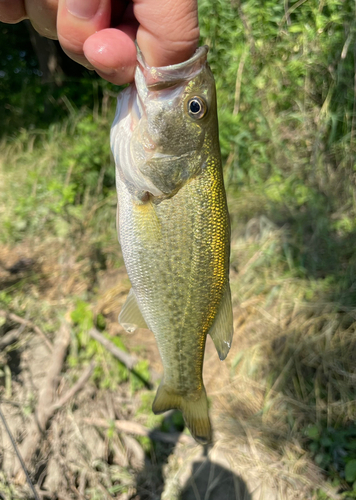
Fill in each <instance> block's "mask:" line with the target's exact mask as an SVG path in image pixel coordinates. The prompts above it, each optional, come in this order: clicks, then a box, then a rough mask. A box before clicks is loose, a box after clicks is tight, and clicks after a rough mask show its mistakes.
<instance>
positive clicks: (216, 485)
mask: <svg viewBox="0 0 356 500" xmlns="http://www.w3.org/2000/svg"><path fill="white" fill-rule="evenodd" d="M180 420H181V421H182V419H181V414H180V412H178V411H174V412H169V414H168V415H167V416H166V417H165V418H164V421H163V424H162V426H160V428H159V429H158V428H157V429H153V430H152V435H154V433H155V431H160V432H162V428H164V429H165V430H166V431H168V432H169V433H170V436H171V437H173V436H174V437H175V442H172V443H161V442H157V441H156V442H153V449H154V452H153V453H152V452H151V456H150V457H147V460H146V466H145V468H144V469H143V470H141V471H140V472H139V474H138V476H137V492H138V495H137V496H136V497H135V500H148V499H153V498H154V499H157V500H159V499H161V500H163V499H164V500H173V498H171V496H170V495H172V493H170V491H171V490H172V489H173V490H175V491H174V500H252V497H251V495H250V494H249V492H248V489H247V486H246V484H245V482H244V481H243V480H242V479H241V478H240V477H239V476H237V475H236V474H234V473H233V472H232V471H231V470H228V469H227V468H225V467H223V466H222V465H220V464H218V463H215V462H214V461H212V460H211V459H210V457H209V448H210V447H209V446H204V447H201V448H202V449H203V450H202V451H203V453H199V452H198V453H195V454H194V456H193V457H192V456H191V450H190V451H189V450H187V451H186V455H185V456H184V455H183V456H182V454H181V452H178V455H179V456H180V457H181V458H182V460H181V462H182V463H181V467H180V470H179V471H178V473H176V474H173V475H174V476H175V478H176V479H177V480H178V483H179V485H175V486H173V488H172V486H171V485H169V484H168V482H171V481H172V477H171V474H170V477H169V478H168V479H167V480H166V481H165V479H164V473H163V469H164V468H165V467H166V466H167V463H168V459H169V457H170V456H171V455H173V453H174V449H175V447H176V445H177V442H178V439H179V437H180V434H181V432H182V431H183V430H184V426H181V427H180V428H179V429H177V424H176V423H177V421H178V422H179V421H180ZM174 422H175V423H174ZM177 430H178V432H177ZM177 490H178V491H177Z"/></svg>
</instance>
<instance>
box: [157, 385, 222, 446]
mask: <svg viewBox="0 0 356 500" xmlns="http://www.w3.org/2000/svg"><path fill="white" fill-rule="evenodd" d="M173 409H177V410H180V411H181V412H182V414H183V418H184V422H185V424H186V426H187V427H188V429H189V430H190V433H191V435H192V436H193V438H194V439H195V440H196V441H197V442H198V443H199V444H207V443H210V442H211V440H212V430H211V424H210V419H209V412H208V400H207V397H206V392H205V388H204V387H203V388H202V390H201V393H200V397H199V398H198V399H197V400H194V401H189V400H188V399H187V398H185V397H183V396H180V395H179V394H176V393H175V392H174V391H173V390H172V389H170V388H169V387H168V386H167V385H165V384H164V383H161V385H160V386H159V388H158V390H157V394H156V397H155V400H154V401H153V405H152V411H153V413H155V414H156V415H157V414H159V413H163V412H165V411H167V410H173Z"/></svg>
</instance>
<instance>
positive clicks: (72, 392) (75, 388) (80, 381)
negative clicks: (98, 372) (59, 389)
mask: <svg viewBox="0 0 356 500" xmlns="http://www.w3.org/2000/svg"><path fill="white" fill-rule="evenodd" d="M94 368H95V363H94V362H92V363H90V365H89V366H88V368H87V369H86V370H85V371H84V372H83V373H82V375H81V376H80V377H79V378H78V380H77V382H76V383H75V384H74V385H73V387H72V388H71V389H69V390H68V391H67V392H66V394H64V396H62V397H61V398H60V399H59V400H58V401H57V402H56V403H54V404H53V405H52V406H51V407H50V412H51V413H54V412H55V411H56V410H58V409H59V408H61V407H62V406H64V405H65V404H67V403H68V401H69V400H70V399H72V397H73V396H75V394H76V393H77V392H78V391H80V390H81V389H82V388H83V387H84V385H85V384H86V382H87V381H88V380H89V378H90V376H91V374H92V373H93V370H94Z"/></svg>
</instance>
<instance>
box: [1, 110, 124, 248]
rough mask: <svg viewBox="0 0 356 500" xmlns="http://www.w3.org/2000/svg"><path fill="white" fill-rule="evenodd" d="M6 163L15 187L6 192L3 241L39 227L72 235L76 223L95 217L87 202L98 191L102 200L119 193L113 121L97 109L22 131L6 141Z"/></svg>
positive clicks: (96, 196) (59, 234)
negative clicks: (112, 143)
mask: <svg viewBox="0 0 356 500" xmlns="http://www.w3.org/2000/svg"><path fill="white" fill-rule="evenodd" d="M1 153H3V154H1ZM1 163H3V165H4V166H5V168H6V169H5V171H4V173H5V176H7V177H8V178H9V183H11V187H12V190H11V191H6V192H4V191H3V192H1V193H0V203H1V202H3V203H4V206H6V208H7V210H6V211H5V213H3V214H2V217H1V218H2V221H1V226H2V231H1V233H0V239H1V240H2V241H3V242H8V241H9V240H10V241H18V240H21V239H23V238H24V236H25V234H33V233H34V232H36V231H37V232H38V231H39V230H43V231H45V232H47V233H52V234H54V235H58V236H60V237H66V236H68V234H69V233H70V231H73V229H74V227H75V225H78V224H79V226H80V225H81V226H83V225H84V224H88V223H90V220H89V221H88V220H86V219H85V216H86V215H87V211H86V210H85V208H86V207H87V208H89V204H91V206H92V204H93V203H92V201H91V198H92V197H94V196H95V199H96V200H95V202H96V203H97V202H98V201H100V200H102V199H104V198H106V197H107V196H112V195H113V193H112V188H113V186H114V166H113V162H112V160H111V159H110V148H109V124H108V121H107V119H106V118H101V117H97V118H94V116H93V115H92V114H91V113H89V114H78V116H76V118H75V119H70V120H68V121H67V122H66V123H65V124H64V126H56V125H52V126H51V127H49V129H48V130H47V131H42V132H40V131H38V132H36V131H35V132H28V131H22V132H21V133H20V135H19V137H18V138H16V139H13V140H8V141H7V142H4V143H3V144H2V146H1V145H0V165H1ZM20 172H21V175H20ZM10 178H11V181H10Z"/></svg>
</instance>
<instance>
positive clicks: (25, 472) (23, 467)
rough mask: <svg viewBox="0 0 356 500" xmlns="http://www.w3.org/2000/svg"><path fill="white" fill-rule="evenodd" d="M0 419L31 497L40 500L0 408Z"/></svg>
mask: <svg viewBox="0 0 356 500" xmlns="http://www.w3.org/2000/svg"><path fill="white" fill-rule="evenodd" d="M0 418H1V420H2V423H3V424H4V427H5V430H6V432H7V435H8V436H9V439H10V441H11V444H12V446H13V448H14V450H15V453H16V455H17V458H18V460H19V462H20V465H21V467H22V470H23V472H24V474H25V477H26V481H27V483H28V485H29V487H30V489H31V491H32V493H33V497H34V498H35V500H40V499H39V496H38V495H37V491H36V490H35V487H34V486H33V484H32V481H31V479H30V476H29V474H28V471H27V469H26V466H25V463H24V461H23V458H22V456H21V454H20V451H19V449H18V448H17V445H16V441H15V439H14V437H13V435H12V433H11V431H10V428H9V426H8V425H7V422H6V419H5V415H4V414H3V412H2V409H1V407H0Z"/></svg>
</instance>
